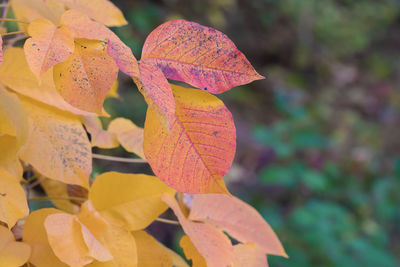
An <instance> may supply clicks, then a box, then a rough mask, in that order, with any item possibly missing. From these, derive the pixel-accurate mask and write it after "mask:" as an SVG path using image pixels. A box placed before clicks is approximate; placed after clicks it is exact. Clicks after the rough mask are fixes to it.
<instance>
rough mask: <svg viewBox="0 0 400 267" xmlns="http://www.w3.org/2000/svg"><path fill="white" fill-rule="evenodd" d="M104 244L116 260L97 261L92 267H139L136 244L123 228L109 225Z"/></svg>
mask: <svg viewBox="0 0 400 267" xmlns="http://www.w3.org/2000/svg"><path fill="white" fill-rule="evenodd" d="M104 244H105V246H106V247H107V249H108V250H109V251H110V252H111V254H112V255H113V257H114V259H112V260H111V261H108V262H99V261H95V262H93V263H92V264H90V265H88V266H90V267H137V263H138V255H137V248H136V242H135V239H134V238H133V236H132V235H131V233H130V232H129V231H128V230H125V229H123V228H121V227H117V226H114V225H109V227H108V230H107V232H106V233H105V235H104Z"/></svg>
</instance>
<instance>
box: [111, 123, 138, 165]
mask: <svg viewBox="0 0 400 267" xmlns="http://www.w3.org/2000/svg"><path fill="white" fill-rule="evenodd" d="M108 132H109V133H112V134H114V135H115V136H116V138H117V139H118V141H119V142H120V144H121V146H122V147H123V148H125V150H126V151H128V152H131V153H135V154H136V155H138V156H139V157H141V158H142V159H144V158H145V156H144V152H143V128H140V127H138V126H136V125H135V124H134V123H133V122H132V121H130V120H128V119H124V118H116V119H114V120H113V121H111V122H110V124H109V125H108Z"/></svg>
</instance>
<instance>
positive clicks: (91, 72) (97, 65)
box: [53, 39, 118, 114]
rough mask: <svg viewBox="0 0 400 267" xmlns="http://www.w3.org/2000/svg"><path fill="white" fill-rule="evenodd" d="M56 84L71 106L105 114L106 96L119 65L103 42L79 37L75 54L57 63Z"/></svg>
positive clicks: (55, 70)
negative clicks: (103, 111)
mask: <svg viewBox="0 0 400 267" xmlns="http://www.w3.org/2000/svg"><path fill="white" fill-rule="evenodd" d="M53 75H54V83H55V85H56V88H57V90H58V91H59V92H60V94H61V95H62V96H63V98H64V99H65V100H66V101H67V102H68V103H70V104H71V105H72V106H74V107H77V108H79V109H82V110H86V111H89V112H95V113H97V114H101V113H102V108H103V102H104V99H105V97H106V95H107V93H108V91H110V89H111V87H112V86H113V84H114V82H115V80H116V79H117V76H118V68H117V66H116V65H115V63H114V61H113V60H112V58H111V57H110V56H109V55H108V54H107V45H106V44H105V43H104V42H102V41H93V40H84V39H78V40H76V43H75V51H74V53H73V54H72V55H71V56H70V57H69V58H68V59H67V60H65V61H63V62H61V63H59V64H57V65H56V66H54V73H53Z"/></svg>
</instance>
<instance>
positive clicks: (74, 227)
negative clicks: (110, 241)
mask: <svg viewBox="0 0 400 267" xmlns="http://www.w3.org/2000/svg"><path fill="white" fill-rule="evenodd" d="M44 226H45V229H46V233H47V238H48V240H49V244H50V246H51V248H52V250H53V251H54V253H55V254H56V256H57V257H58V258H59V259H60V260H61V261H62V262H64V263H66V264H68V265H70V266H72V267H75V266H76V267H80V266H84V265H86V264H89V263H91V262H92V261H93V260H94V259H97V260H99V261H109V260H111V259H112V258H113V256H112V255H111V254H110V252H109V251H108V250H107V249H106V248H105V247H104V246H103V244H101V243H100V241H99V240H97V239H96V237H95V236H94V235H93V234H92V233H91V232H90V225H85V224H83V223H82V222H81V221H80V220H79V217H77V216H75V215H71V214H67V213H56V214H51V215H49V216H47V218H46V219H45V221H44Z"/></svg>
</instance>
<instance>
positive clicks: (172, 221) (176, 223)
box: [155, 218, 181, 225]
mask: <svg viewBox="0 0 400 267" xmlns="http://www.w3.org/2000/svg"><path fill="white" fill-rule="evenodd" d="M155 220H156V221H157V222H162V223H167V224H173V225H181V224H180V223H179V222H178V221H174V220H168V219H164V218H156V219H155Z"/></svg>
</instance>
